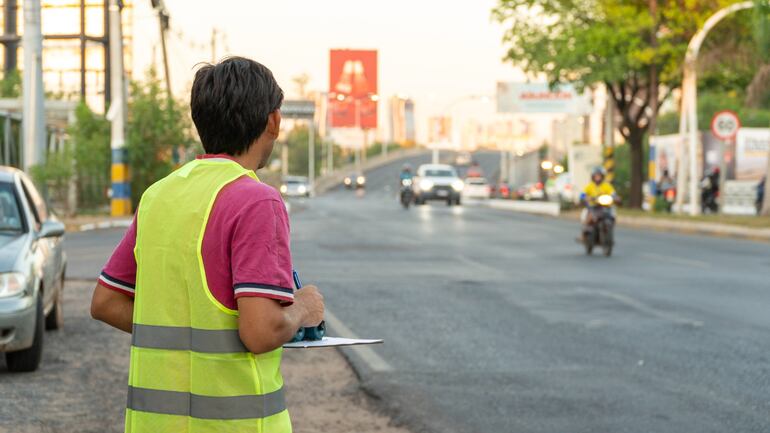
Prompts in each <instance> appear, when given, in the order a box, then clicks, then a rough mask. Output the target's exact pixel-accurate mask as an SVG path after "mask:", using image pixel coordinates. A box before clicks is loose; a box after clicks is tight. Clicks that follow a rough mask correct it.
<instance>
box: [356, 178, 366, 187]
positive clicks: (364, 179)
mask: <svg viewBox="0 0 770 433" xmlns="http://www.w3.org/2000/svg"><path fill="white" fill-rule="evenodd" d="M356 183H357V184H359V185H363V184H365V183H366V178H365V177H363V176H358V177H357V178H356Z"/></svg>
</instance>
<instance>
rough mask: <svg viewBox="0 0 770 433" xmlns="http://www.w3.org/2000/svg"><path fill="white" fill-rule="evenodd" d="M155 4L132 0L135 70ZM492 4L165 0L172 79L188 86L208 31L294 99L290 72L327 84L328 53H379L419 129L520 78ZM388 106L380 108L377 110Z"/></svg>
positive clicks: (385, 89)
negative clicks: (460, 103) (258, 65)
mask: <svg viewBox="0 0 770 433" xmlns="http://www.w3.org/2000/svg"><path fill="white" fill-rule="evenodd" d="M145 3H147V5H145ZM149 3H150V2H148V1H140V2H135V6H136V9H135V22H134V35H135V45H134V60H135V61H134V66H135V68H138V69H144V68H146V67H147V65H149V64H150V63H151V62H152V56H153V53H155V54H156V60H157V59H159V56H160V50H159V48H157V41H158V26H157V21H156V19H155V17H154V14H153V13H152V11H151V10H150V9H149ZM495 3H496V0H323V1H320V0H273V1H269V2H268V1H262V0H219V1H216V2H212V1H211V0H205V1H204V0H166V6H167V8H168V10H169V12H170V14H171V25H172V36H171V40H170V42H169V48H170V49H169V58H170V61H171V63H172V68H171V69H172V81H173V82H174V87H175V88H176V89H177V92H178V93H180V94H183V92H184V93H186V92H188V89H189V84H190V81H191V79H192V74H193V69H192V68H193V66H194V65H195V64H196V63H197V62H200V61H209V60H210V59H211V49H210V41H211V33H212V28H217V29H218V30H219V31H221V32H222V36H221V37H219V38H217V39H218V46H219V48H218V50H217V57H223V56H225V55H228V54H237V55H243V56H247V57H251V58H254V59H256V60H258V61H260V62H262V63H264V64H265V65H267V66H268V67H269V68H270V69H272V71H273V73H274V74H275V76H276V78H277V79H278V81H279V83H280V84H281V86H282V87H283V88H284V90H285V91H286V92H287V94H289V95H291V94H292V93H294V92H295V91H296V87H295V86H294V85H293V83H292V81H291V78H292V77H295V76H297V75H299V74H302V73H306V74H308V75H309V76H310V85H309V87H310V89H312V90H326V87H327V85H328V84H327V82H328V74H329V72H328V68H329V60H328V57H329V49H331V48H361V49H377V50H379V61H380V64H379V72H380V83H379V84H380V94H381V95H382V96H383V97H384V98H388V97H390V96H391V95H393V94H396V93H401V94H405V95H409V96H411V97H412V98H414V99H415V102H416V110H417V114H418V130H424V123H425V119H426V118H427V117H428V116H432V115H436V114H439V113H440V112H441V111H443V110H444V109H445V107H447V106H448V104H450V103H451V102H452V101H454V100H456V99H457V98H462V97H463V96H466V95H468V94H487V95H492V94H493V92H494V89H495V83H496V81H498V80H514V79H520V78H521V74H520V73H518V72H517V71H516V70H515V69H514V68H513V67H511V66H510V65H508V64H504V63H503V62H502V61H501V58H502V56H503V54H504V52H505V49H504V47H503V45H502V43H501V36H502V33H503V30H502V28H501V27H500V26H499V25H498V24H496V23H492V21H491V19H490V10H491V8H492V7H493V6H494V5H495ZM180 32H181V34H180ZM153 47H156V48H155V49H153ZM226 49H227V50H226ZM185 97H187V95H185ZM386 108H387V105H386V104H382V105H381V110H385V109H386ZM383 127H384V128H387V124H384V125H383V124H381V125H380V128H383ZM420 132H424V131H420ZM420 135H421V136H422V135H423V134H420Z"/></svg>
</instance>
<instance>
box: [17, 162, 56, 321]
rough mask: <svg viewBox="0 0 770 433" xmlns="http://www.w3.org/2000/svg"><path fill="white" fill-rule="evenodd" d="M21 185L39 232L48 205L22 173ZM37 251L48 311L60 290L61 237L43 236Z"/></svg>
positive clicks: (37, 242)
mask: <svg viewBox="0 0 770 433" xmlns="http://www.w3.org/2000/svg"><path fill="white" fill-rule="evenodd" d="M20 179H21V186H22V189H23V190H24V196H25V198H26V200H27V203H28V205H29V207H30V210H31V211H32V214H33V224H32V225H33V229H34V232H35V233H37V232H39V231H40V228H41V227H42V224H43V223H44V222H45V221H47V220H48V218H50V216H49V213H48V207H47V206H46V204H45V201H44V200H43V197H42V196H41V195H40V193H39V192H38V191H37V189H36V188H35V185H33V184H32V182H31V181H30V180H29V178H27V177H26V176H24V175H20ZM33 248H36V251H35V253H36V254H38V255H39V257H38V260H39V264H40V271H41V275H40V278H41V280H42V282H43V287H44V289H45V290H44V293H43V295H44V298H43V305H45V309H46V311H48V308H49V307H50V306H51V305H53V302H54V300H55V299H56V290H58V283H59V280H58V276H59V273H60V272H59V268H60V267H61V265H62V263H61V248H62V247H61V238H56V237H52V238H42V239H36V240H35V241H34V242H33Z"/></svg>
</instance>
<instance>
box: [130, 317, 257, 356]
mask: <svg viewBox="0 0 770 433" xmlns="http://www.w3.org/2000/svg"><path fill="white" fill-rule="evenodd" d="M131 344H132V345H134V346H136V347H146V348H149V349H165V350H192V351H193V352H202V353H234V352H248V351H249V350H248V349H246V346H244V345H243V342H241V337H240V335H238V330H237V329H218V330H210V329H196V328H187V327H180V326H155V325H138V324H134V330H133V332H132V337H131Z"/></svg>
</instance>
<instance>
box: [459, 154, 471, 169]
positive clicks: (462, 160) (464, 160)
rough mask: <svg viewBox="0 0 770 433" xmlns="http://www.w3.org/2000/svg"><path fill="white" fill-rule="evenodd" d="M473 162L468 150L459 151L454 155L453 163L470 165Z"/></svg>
mask: <svg viewBox="0 0 770 433" xmlns="http://www.w3.org/2000/svg"><path fill="white" fill-rule="evenodd" d="M472 162H473V155H471V153H470V152H459V153H458V154H457V156H456V157H455V165H459V166H464V165H471V163H472Z"/></svg>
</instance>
